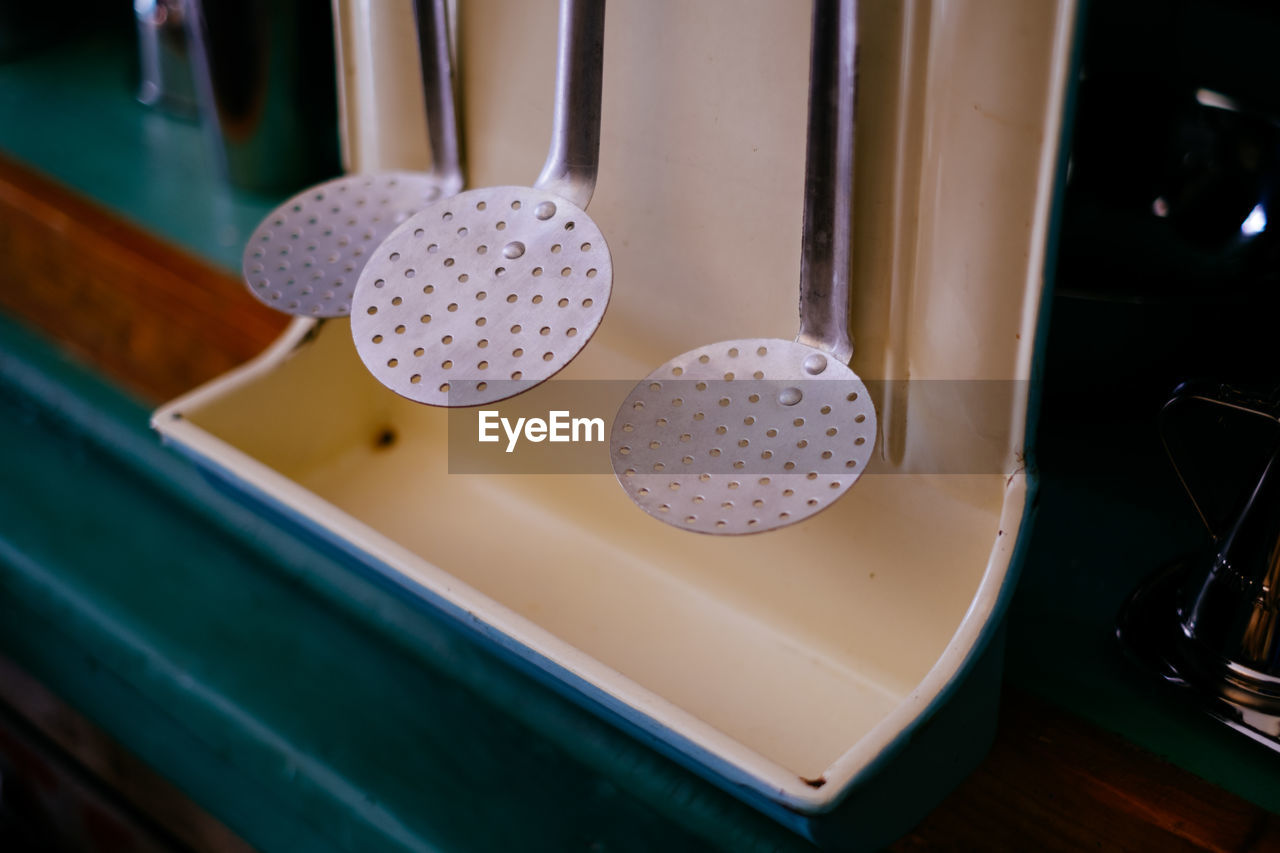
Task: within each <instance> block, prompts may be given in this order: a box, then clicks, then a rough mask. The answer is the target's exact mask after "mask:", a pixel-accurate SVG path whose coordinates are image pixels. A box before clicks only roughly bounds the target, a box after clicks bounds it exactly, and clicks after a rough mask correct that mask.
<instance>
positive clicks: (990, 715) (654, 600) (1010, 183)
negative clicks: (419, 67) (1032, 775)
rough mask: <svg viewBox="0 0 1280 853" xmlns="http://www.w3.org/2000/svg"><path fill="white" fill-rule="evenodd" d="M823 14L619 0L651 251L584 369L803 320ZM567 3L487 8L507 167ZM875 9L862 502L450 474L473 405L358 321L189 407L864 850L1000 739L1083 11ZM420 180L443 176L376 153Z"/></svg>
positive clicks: (430, 585) (632, 140) (631, 714)
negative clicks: (459, 404) (662, 498)
mask: <svg viewBox="0 0 1280 853" xmlns="http://www.w3.org/2000/svg"><path fill="white" fill-rule="evenodd" d="M403 5H404V6H405V12H406V14H407V13H408V3H407V2H406V3H404V4H403ZM378 8H381V6H379V7H378ZM809 11H810V10H809V6H808V4H794V3H779V2H774V0H705V2H700V3H678V2H675V0H663V2H647V0H646V2H640V0H612V2H611V4H610V8H609V20H608V24H607V27H608V32H607V34H606V37H605V40H606V42H607V43H608V45H609V50H608V52H607V55H606V57H605V63H606V68H605V73H604V80H605V87H604V95H603V121H602V139H601V151H602V153H603V154H604V157H603V158H602V159H601V162H600V178H599V190H598V191H597V193H596V195H595V197H594V198H593V200H592V215H593V218H595V219H597V221H598V222H599V223H600V225H601V228H602V230H604V231H606V232H607V233H609V234H611V235H618V236H617V237H616V238H613V239H611V241H610V249H611V251H612V254H613V262H614V275H615V279H616V281H617V283H618V286H617V288H615V291H614V294H613V297H612V300H611V304H610V307H609V322H607V323H605V324H603V325H602V327H601V329H600V331H599V333H598V334H597V335H596V336H595V338H594V339H593V340H592V342H591V346H590V347H588V348H587V349H585V350H584V351H583V353H582V355H581V356H580V357H579V358H577V359H576V360H575V361H574V362H573V363H572V364H571V365H570V366H569V367H568V368H567V369H566V370H565V371H564V372H563V373H562V374H561V375H560V377H558V378H557V380H556V382H562V381H567V380H583V379H593V380H615V381H618V383H619V387H620V388H621V389H622V393H620V394H619V396H618V397H617V398H616V399H618V400H621V398H622V396H623V394H625V389H626V388H628V387H630V385H631V384H632V383H633V382H634V379H635V377H638V376H643V375H645V374H646V373H647V372H648V371H649V369H650V368H651V367H652V365H654V364H660V363H662V362H663V361H664V360H665V359H666V358H667V357H668V356H669V354H670V353H672V352H683V351H685V350H688V349H690V348H691V347H693V346H695V345H696V344H698V343H699V342H703V341H708V340H720V339H728V338H732V337H734V336H735V335H740V334H741V333H742V330H743V329H750V330H751V333H752V334H755V335H760V336H772V337H789V336H790V335H791V334H792V333H793V332H794V319H793V318H794V316H795V303H794V300H795V291H794V290H793V289H791V288H786V287H780V286H779V284H778V283H779V282H785V281H794V277H795V271H796V270H797V269H798V268H799V263H800V259H799V245H798V241H797V240H796V239H795V236H796V235H795V231H794V229H790V228H778V227H777V222H778V221H785V222H799V221H800V214H801V196H802V187H803V173H804V138H803V137H804V134H803V132H801V131H800V129H802V128H803V127H804V124H805V121H804V116H805V109H806V98H805V92H806V89H807V75H808V57H809V36H810V32H809V24H810V15H809ZM555 12H556V4H555V2H554V0H539V2H529V3H508V2H501V0H468V2H466V3H463V4H459V9H458V13H459V33H460V38H461V43H460V45H459V50H458V55H459V58H460V60H461V63H462V65H461V74H462V76H463V82H464V85H463V87H462V88H463V90H464V92H465V104H464V105H463V107H464V109H463V114H464V116H465V117H466V118H465V124H466V132H465V134H464V137H465V138H466V139H467V140H468V151H467V162H468V164H469V172H470V177H471V181H472V183H473V184H474V185H477V186H485V185H502V184H507V183H512V182H518V181H521V180H525V179H526V177H525V176H527V175H530V174H536V172H537V169H538V167H539V165H540V164H541V161H542V158H543V155H544V154H545V140H546V139H547V138H548V134H549V133H550V129H551V106H552V104H551V99H550V97H548V94H547V91H546V89H547V87H546V80H548V79H550V78H551V76H552V74H553V68H554V63H555V25H556V14H555ZM859 14H860V19H859V22H858V23H859V30H860V32H861V44H860V56H859V102H858V115H859V127H860V131H861V132H860V134H859V138H858V140H857V144H856V152H857V153H856V157H857V165H856V173H857V175H858V186H857V188H856V191H855V199H854V206H855V210H854V215H853V221H854V223H855V227H854V234H853V238H854V252H853V254H854V259H855V260H854V269H853V286H852V289H851V290H852V293H853V295H854V297H853V301H854V304H853V305H852V307H851V313H852V317H853V326H852V328H851V333H852V335H853V336H854V338H855V339H856V340H857V341H858V352H859V367H858V373H859V375H860V376H861V377H862V378H863V379H864V380H867V381H868V386H869V388H870V390H871V393H872V395H873V397H874V398H875V400H874V402H875V406H876V410H877V412H878V413H879V420H880V439H879V445H878V451H877V456H876V457H875V458H873V459H872V464H871V466H870V468H869V470H868V471H867V473H866V474H864V475H863V477H862V479H861V480H860V481H859V483H858V485H857V488H855V489H852V490H851V491H850V492H849V493H848V494H847V495H846V496H845V497H844V498H842V499H841V500H840V501H839V502H838V504H837V505H836V506H833V507H831V508H830V509H829V510H827V511H825V512H823V513H821V514H819V515H818V516H815V517H814V518H813V519H811V520H809V521H807V522H805V523H804V524H803V525H799V526H797V527H795V528H788V529H784V530H778V531H774V532H771V533H769V534H767V535H762V536H751V537H703V536H690V535H689V534H687V533H685V532H683V531H679V530H676V529H674V528H671V529H668V528H667V526H666V525H658V524H654V523H653V521H652V520H651V519H649V518H647V517H646V516H645V515H644V514H643V513H639V512H636V510H635V507H634V506H633V505H632V503H631V501H630V500H629V499H628V498H627V497H626V495H625V494H624V493H623V492H622V490H620V489H619V488H618V487H617V484H616V482H615V480H614V478H613V475H612V473H610V471H609V468H608V462H607V454H604V453H602V463H601V466H602V467H601V472H600V474H599V475H567V474H566V475H536V474H518V475H500V474H491V475H483V476H480V475H463V474H458V473H454V474H451V473H449V470H448V459H449V457H448V452H447V444H448V438H449V436H448V431H449V424H450V422H449V420H448V414H447V410H444V409H438V408H433V407H426V406H419V405H416V404H413V403H410V402H408V401H405V400H403V399H401V398H399V397H397V396H396V395H394V394H391V393H388V392H387V391H386V390H385V389H384V388H383V387H382V386H381V385H379V384H378V383H377V382H376V381H375V380H374V379H373V378H372V377H370V376H368V375H367V373H366V372H365V370H364V368H363V366H362V364H361V363H360V361H359V359H358V358H357V356H356V354H355V351H354V348H353V346H352V344H351V336H350V332H349V329H348V328H347V327H346V325H345V321H342V320H337V321H329V322H327V323H326V324H325V325H323V326H321V327H319V328H318V330H316V329H315V328H314V325H313V324H312V323H311V321H306V320H300V321H297V322H295V324H294V325H293V326H291V327H290V329H289V331H288V332H287V333H286V335H285V336H284V337H283V338H282V339H281V340H280V341H279V342H278V343H277V344H276V345H274V346H273V347H272V348H271V349H270V350H269V351H268V352H266V353H264V354H263V355H262V356H261V357H260V358H258V359H256V360H255V361H254V362H252V363H251V364H248V365H246V366H245V367H243V368H241V369H239V370H237V371H234V372H232V373H231V374H228V375H227V376H224V377H221V378H219V379H218V380H216V381H214V382H212V383H210V384H208V385H206V386H205V387H203V388H200V389H197V390H196V391H193V392H192V393H190V394H188V395H186V396H184V397H182V398H180V399H178V400H176V401H174V402H172V403H170V404H168V405H166V406H164V407H162V408H161V409H160V410H159V411H158V412H157V413H156V416H155V424H156V428H157V429H158V430H159V431H160V432H161V433H162V434H163V436H164V437H165V438H166V440H168V441H169V442H170V443H171V444H173V445H174V446H175V447H176V448H178V449H179V450H181V451H182V452H185V453H187V454H189V455H190V456H192V457H193V458H194V459H195V460H196V461H197V462H198V463H199V464H200V465H202V466H203V467H205V468H206V469H207V470H209V471H210V472H211V473H212V474H213V475H214V476H219V477H223V478H225V479H226V480H228V481H229V482H231V483H232V484H233V486H234V487H235V488H236V489H238V490H239V491H240V492H241V493H242V494H243V495H244V496H245V497H246V499H247V500H250V501H254V502H258V503H262V504H266V505H269V506H272V507H274V508H275V509H276V510H278V511H279V512H281V513H283V514H284V515H285V516H287V517H289V518H292V519H294V520H295V521H296V522H297V523H298V525H299V526H301V527H305V528H306V529H308V530H309V531H311V534H310V535H314V536H318V537H320V538H322V539H324V540H326V541H327V542H329V543H330V545H331V546H332V547H334V548H336V549H339V550H341V551H343V552H344V553H346V554H348V555H350V557H351V559H353V560H355V561H358V562H359V563H360V564H361V565H363V566H365V567H366V569H367V570H368V571H370V572H375V573H378V574H380V575H382V576H384V577H385V578H386V579H387V581H388V582H389V583H391V584H394V585H395V586H396V587H397V588H398V589H400V590H402V591H403V593H404V595H405V596H406V597H409V598H410V599H412V600H414V601H419V602H421V603H422V606H423V607H424V608H425V609H427V610H430V611H433V612H439V613H441V614H443V615H442V616H441V618H455V617H456V618H458V619H459V620H460V624H462V625H463V626H464V629H465V630H468V631H474V632H475V634H476V636H477V637H478V638H481V641H482V642H493V643H496V644H498V645H500V646H502V647H504V648H505V649H507V650H508V651H509V652H511V653H512V654H514V655H516V656H517V657H518V658H519V660H520V661H521V662H522V665H524V666H526V667H528V668H529V669H531V670H536V671H538V672H540V673H542V674H543V675H544V677H545V680H547V681H548V682H550V683H552V684H554V685H557V686H558V688H559V689H561V690H563V691H564V692H565V693H567V694H569V695H571V696H573V697H574V698H575V699H577V700H578V701H580V702H582V703H583V704H585V705H586V706H588V707H592V708H595V709H597V710H598V711H599V712H600V713H601V714H603V715H604V716H606V717H608V718H609V719H613V720H615V721H620V724H621V725H623V727H624V728H627V729H628V730H631V731H636V732H642V733H644V737H645V739H646V742H649V743H653V744H656V745H657V748H659V749H661V750H662V751H663V752H665V753H667V754H668V755H671V756H673V757H674V758H676V760H678V761H680V762H682V763H684V764H685V765H687V766H688V767H690V768H692V769H693V770H694V771H695V772H697V773H699V774H701V775H702V776H703V777H705V778H706V779H708V780H710V781H711V782H712V783H714V784H716V785H719V786H721V787H722V788H724V789H725V790H727V791H730V792H731V793H733V794H734V795H735V796H737V797H740V798H742V799H744V800H746V801H748V802H750V803H751V804H752V805H753V806H755V807H756V808H758V809H760V810H762V811H764V812H766V813H768V814H769V815H771V816H772V817H773V818H775V819H776V820H778V821H780V822H782V823H784V824H786V825H787V826H789V827H791V828H793V829H794V830H796V831H797V832H801V833H803V834H805V835H807V836H809V837H812V838H816V839H819V840H822V841H828V840H830V841H831V842H832V843H837V844H839V845H841V846H851V845H853V846H867V845H874V844H876V843H883V842H884V841H886V840H888V839H889V838H891V837H893V835H894V834H895V833H900V832H902V831H904V830H905V829H906V828H907V827H909V826H910V825H911V822H912V821H913V820H915V819H918V817H919V816H920V815H922V814H923V813H924V812H925V811H926V810H927V809H928V808H930V807H931V806H932V804H933V803H934V802H936V801H937V799H939V798H940V797H941V796H942V795H943V794H944V793H945V791H946V790H947V789H948V788H949V787H950V786H952V785H954V784H955V783H956V782H957V781H958V780H959V779H960V778H961V777H962V776H963V775H964V774H966V773H967V772H968V771H969V770H970V769H971V768H972V767H973V766H974V765H975V764H976V763H977V761H978V760H979V759H980V757H981V755H982V754H983V752H984V751H985V747H986V744H987V743H988V742H989V738H990V736H991V734H992V733H993V731H994V725H995V702H996V697H997V694H998V683H999V664H1000V657H999V654H1000V645H999V636H1000V635H999V632H998V627H999V617H1000V615H1001V613H1002V610H1003V607H1004V604H1005V603H1006V602H1007V600H1008V598H1009V594H1010V592H1011V590H1012V585H1013V583H1012V582H1013V578H1014V575H1015V574H1016V567H1017V562H1016V560H1014V553H1015V543H1016V542H1017V541H1018V539H1019V534H1020V531H1022V530H1023V528H1024V527H1025V524H1026V513H1027V511H1028V495H1029V493H1030V490H1031V489H1033V488H1034V482H1033V481H1029V480H1028V477H1027V475H1026V472H1025V471H1024V469H1023V462H1022V460H1023V458H1024V453H1025V451H1026V449H1027V448H1026V444H1025V432H1026V419H1027V406H1028V385H1029V383H1028V380H1029V379H1030V378H1031V370H1032V356H1033V352H1034V348H1035V341H1036V338H1037V329H1038V326H1037V324H1038V318H1039V316H1040V307H1041V299H1042V291H1043V286H1044V277H1045V268H1046V263H1047V254H1046V253H1047V249H1046V247H1047V245H1048V244H1049V232H1050V223H1051V218H1052V211H1053V199H1054V193H1055V188H1056V186H1057V181H1058V180H1059V175H1060V174H1061V164H1062V163H1063V162H1064V161H1063V157H1064V154H1063V151H1062V148H1061V142H1060V138H1061V134H1062V128H1063V112H1064V104H1065V102H1066V93H1067V89H1068V81H1069V79H1070V72H1071V55H1072V36H1073V33H1074V28H1075V15H1076V5H1075V3H1074V2H1072V0H1049V2H1044V3H1008V2H995V1H994V0H958V2H945V3H944V2H941V0H937V2H911V0H902V2H894V3H880V2H876V3H864V4H861V9H860V13H859ZM389 37H390V36H389ZM411 47H412V46H411V45H410V49H411ZM493 56H501V57H503V62H502V63H501V64H500V65H501V66H502V68H508V69H509V68H518V69H521V70H522V73H520V74H516V75H512V74H510V73H508V72H507V71H503V70H502V69H501V68H498V65H499V64H496V63H494V62H493V61H492V57H493ZM500 72H501V73H500ZM348 88H350V87H348ZM418 97H419V103H420V96H418ZM347 108H348V118H350V116H351V115H352V110H351V98H350V97H348V100H347ZM397 118H398V116H397ZM512 128H515V129H516V130H515V131H513V130H512ZM871 128H874V131H871V130H870V129H871ZM402 131H403V128H402V127H400V126H399V124H398V121H397V120H392V121H390V122H388V123H387V124H385V125H383V126H379V127H378V128H377V132H376V133H374V132H371V130H370V128H368V127H363V126H362V127H361V128H360V133H361V135H362V136H361V138H362V139H365V138H372V139H375V140H377V139H384V138H386V137H388V136H395V137H399V136H403V135H404V134H403V132H402ZM410 135H414V136H415V137H417V138H422V137H423V134H422V133H417V134H410ZM350 138H351V134H350V133H349V134H348V139H349V140H350ZM366 150H368V149H367V146H366V143H365V142H361V143H360V151H362V152H363V151H366ZM360 156H363V154H361V155H360ZM360 165H361V167H362V168H367V167H368V165H369V164H365V163H361V164H360ZM391 165H396V166H400V165H403V166H405V167H414V166H418V165H419V164H414V163H404V164H400V163H395V164H388V163H379V164H378V167H380V168H382V167H387V166H391ZM708 246H710V247H713V248H714V249H715V250H714V251H708V250H707V247H708ZM641 285H643V286H641ZM672 305H679V306H681V310H680V311H678V312H673V311H672V310H671V307H670V306H672ZM908 378H909V379H910V380H911V381H910V382H909V383H908V382H906V381H905V380H907V379H908ZM879 380H889V381H887V382H880V381H879ZM974 380H982V381H983V382H982V383H975V382H974ZM983 383H986V384H988V385H996V386H998V387H1000V388H1001V389H1004V390H1005V391H1006V393H1004V394H1003V396H1002V397H1001V400H1002V401H1003V402H1002V403H1001V404H999V405H995V404H992V403H991V401H990V400H989V399H986V398H983V400H981V401H975V400H970V399H969V398H968V397H966V395H965V393H962V392H963V391H964V389H967V388H970V387H971V386H974V385H978V384H983ZM547 384H548V385H550V384H553V383H547ZM544 387H545V386H544ZM939 389H942V390H943V391H954V392H955V395H954V396H957V397H958V398H960V399H959V402H957V401H956V400H955V399H945V400H944V399H942V397H945V396H946V394H943V395H941V396H940V395H939V393H938V391H939ZM530 393H531V394H533V393H537V392H536V391H534V392H530ZM966 401H967V402H966ZM584 414H585V413H584ZM610 414H611V413H610ZM318 425H322V426H323V428H319V427H318ZM388 435H390V436H394V441H393V442H391V443H389V444H388V443H387V441H385V437H386V436H388ZM957 459H958V460H977V459H982V460H986V461H983V462H982V463H981V464H978V463H973V464H965V465H959V466H957V465H954V464H951V462H950V461H949V460H957ZM407 472H412V476H408V475H407ZM516 713H518V711H516ZM926 723H928V725H925V724H926Z"/></svg>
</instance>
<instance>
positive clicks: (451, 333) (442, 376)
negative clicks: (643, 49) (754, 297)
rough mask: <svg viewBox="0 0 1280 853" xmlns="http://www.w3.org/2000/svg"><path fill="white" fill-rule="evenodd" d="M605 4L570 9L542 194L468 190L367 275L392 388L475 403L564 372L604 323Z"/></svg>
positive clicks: (404, 231) (370, 333) (607, 275)
mask: <svg viewBox="0 0 1280 853" xmlns="http://www.w3.org/2000/svg"><path fill="white" fill-rule="evenodd" d="M604 5H605V4H604V0H561V3H560V23H559V44H558V50H557V70H556V97H555V115H554V120H553V127H552V138H551V146H550V151H549V152H548V154H547V160H546V164H545V165H544V166H543V168H542V173H541V175H539V176H538V180H537V182H536V183H535V184H534V185H533V186H532V187H514V186H500V187H488V188H485V189H475V190H468V191H467V192H464V193H461V194H459V195H457V196H456V197H454V198H451V199H446V200H443V201H439V202H436V203H434V204H432V205H429V206H428V207H426V208H424V209H423V210H422V211H420V212H419V213H417V214H416V215H414V216H413V217H412V218H410V219H409V220H407V221H406V222H405V223H404V224H403V225H401V226H400V227H399V228H398V229H396V230H395V231H394V232H393V233H392V234H391V236H390V237H388V238H387V240H386V241H385V242H384V243H382V245H380V246H379V247H378V248H377V250H376V251H375V253H374V257H373V259H372V260H370V262H369V263H368V265H367V266H366V267H365V269H364V271H363V272H362V273H361V275H360V280H359V282H358V283H357V285H356V292H355V299H354V302H353V307H352V315H351V333H352V335H353V336H354V337H355V344H356V350H357V352H359V354H360V358H361V359H362V360H363V361H364V363H365V365H366V366H367V367H368V368H369V370H370V372H372V373H373V375H374V376H376V377H377V378H378V380H379V381H380V382H382V384H383V385H385V386H387V387H388V388H390V389H391V390H392V391H395V392H396V393H397V394H400V395H402V396H404V397H408V398H409V399H411V400H416V401H417V402H419V403H427V404H429V405H433V406H474V405H480V404H483V403H491V402H494V401H497V400H502V399H505V398H507V397H511V396H513V395H515V394H519V393H521V392H522V391H525V390H528V389H529V388H531V387H533V386H534V385H537V384H538V383H540V382H543V381H544V380H546V379H547V378H549V377H551V376H552V375H554V374H555V373H556V372H558V371H559V370H560V369H561V368H563V367H564V366H565V365H566V364H568V363H569V362H570V361H571V360H572V359H573V357H574V356H576V355H577V354H578V352H579V351H581V349H582V347H583V346H584V345H585V344H586V342H587V341H588V340H589V339H590V338H591V336H592V334H594V332H595V330H596V328H597V327H598V326H599V325H600V320H601V317H602V316H603V315H604V310H605V307H606V306H607V305H608V303H609V293H610V290H611V289H612V283H613V265H612V262H611V260H610V257H609V248H608V246H607V245H606V244H605V240H604V235H603V234H601V233H600V229H599V228H598V227H597V226H596V224H595V223H594V222H592V220H591V218H590V217H589V216H587V214H586V211H585V210H584V208H585V207H586V206H587V204H588V202H590V200H591V196H592V193H593V192H594V189H595V182H596V167H597V163H598V159H599V152H600V93H601V72H602V64H603V47H604Z"/></svg>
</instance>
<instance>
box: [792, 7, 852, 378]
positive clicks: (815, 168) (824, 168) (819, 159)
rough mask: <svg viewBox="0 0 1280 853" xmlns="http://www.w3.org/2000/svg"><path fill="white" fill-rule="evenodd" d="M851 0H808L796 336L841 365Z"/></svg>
mask: <svg viewBox="0 0 1280 853" xmlns="http://www.w3.org/2000/svg"><path fill="white" fill-rule="evenodd" d="M857 35H858V33H857V3H856V0H815V2H814V4H813V47H812V55H811V58H810V64H809V137H808V148H807V150H806V152H805V170H804V233H803V237H802V243H801V266H800V334H799V335H798V336H797V337H796V340H797V341H799V342H800V343H803V344H808V345H809V346H813V347H818V348H820V349H824V350H827V351H828V352H830V353H832V354H833V355H834V356H835V357H836V358H837V359H839V360H840V361H842V362H844V363H845V364H848V363H849V360H850V359H851V358H852V357H853V339H852V338H850V337H849V262H850V245H849V244H850V242H851V241H852V238H853V231H852V229H853V135H854V116H855V109H856V100H857V82H858V80H857V60H858V57H857V48H858V41H857Z"/></svg>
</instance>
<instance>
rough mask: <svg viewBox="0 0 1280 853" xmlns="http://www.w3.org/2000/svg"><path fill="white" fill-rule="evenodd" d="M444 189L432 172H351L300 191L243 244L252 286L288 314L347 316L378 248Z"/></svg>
mask: <svg viewBox="0 0 1280 853" xmlns="http://www.w3.org/2000/svg"><path fill="white" fill-rule="evenodd" d="M442 194H443V190H442V188H441V187H440V185H439V184H438V183H437V182H436V180H435V179H434V178H432V177H430V176H428V175H421V174H414V173H413V172H387V173H381V174H377V175H347V176H346V177H342V178H336V179H334V180H332V181H327V182H325V183H323V184H317V185H316V186H314V187H311V188H310V189H308V190H306V191H304V192H301V193H298V194H297V195H296V196H294V197H293V198H291V199H289V200H288V201H286V202H285V203H284V204H282V205H280V206H279V207H278V208H276V209H275V210H273V211H272V212H271V214H270V215H268V216H267V218H266V219H264V220H262V224H260V225H259V226H258V228H257V230H255V231H254V232H253V235H252V236H251V237H250V238H249V242H248V244H247V245H246V246H245V250H244V259H243V263H242V268H243V271H244V280H245V284H246V285H248V287H249V292H250V293H252V294H253V295H254V296H256V297H258V299H260V300H262V301H263V302H265V303H266V304H268V305H270V306H271V307H272V308H275V309H277V310H280V311H284V312H285V313H288V314H298V315H301V316H305V317H345V316H346V315H347V314H348V313H350V311H351V293H352V290H353V289H354V288H355V284H356V280H357V279H358V278H359V277H360V271H361V270H363V269H364V265H365V263H366V262H367V261H368V260H369V258H370V257H371V256H372V253H373V250H374V249H375V248H376V247H377V246H378V244H379V243H381V242H382V241H383V240H384V239H386V237H387V235H388V234H390V233H391V232H392V231H393V230H395V228H396V226H397V225H399V224H400V223H402V222H404V221H405V220H406V219H408V218H409V217H410V216H412V215H413V214H414V213H415V212H417V211H419V210H421V209H422V208H423V207H424V206H425V205H427V204H429V203H430V202H432V201H435V200H436V199H438V198H440V196H441V195H442Z"/></svg>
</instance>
